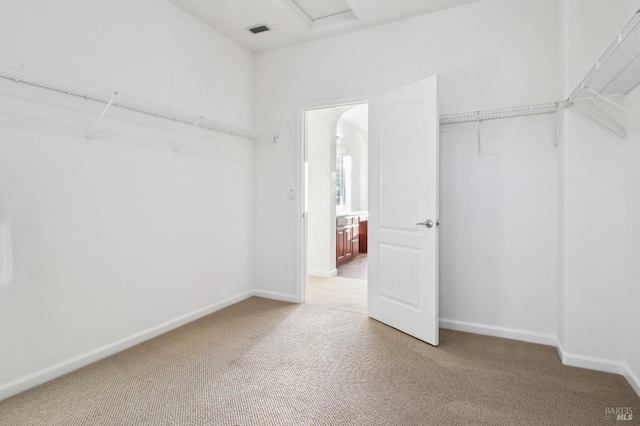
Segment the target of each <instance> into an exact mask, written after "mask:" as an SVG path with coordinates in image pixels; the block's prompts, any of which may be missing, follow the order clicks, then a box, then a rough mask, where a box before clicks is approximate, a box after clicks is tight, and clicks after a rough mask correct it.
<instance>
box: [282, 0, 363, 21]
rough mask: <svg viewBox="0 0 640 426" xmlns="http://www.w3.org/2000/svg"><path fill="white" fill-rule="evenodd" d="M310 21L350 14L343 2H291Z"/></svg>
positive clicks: (313, 0)
mask: <svg viewBox="0 0 640 426" xmlns="http://www.w3.org/2000/svg"><path fill="white" fill-rule="evenodd" d="M291 2H293V4H295V5H296V6H297V7H298V9H300V10H302V12H304V14H305V15H307V16H308V17H309V19H311V20H312V21H317V20H318V19H322V18H327V17H329V16H334V15H339V14H341V13H345V12H350V11H351V8H350V7H349V5H348V4H347V2H346V1H345V0H322V1H317V0H291Z"/></svg>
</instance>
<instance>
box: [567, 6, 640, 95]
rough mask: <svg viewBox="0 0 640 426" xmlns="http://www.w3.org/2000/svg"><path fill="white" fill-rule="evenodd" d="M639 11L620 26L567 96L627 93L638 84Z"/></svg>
mask: <svg viewBox="0 0 640 426" xmlns="http://www.w3.org/2000/svg"><path fill="white" fill-rule="evenodd" d="M639 24H640V11H638V12H636V13H635V14H634V15H633V17H632V18H631V19H630V20H629V22H628V23H627V24H626V25H625V26H624V28H622V30H621V31H620V33H619V34H618V35H617V36H616V38H615V39H614V40H613V42H612V43H611V44H610V45H609V47H608V48H607V49H606V50H605V52H604V53H603V54H602V56H600V58H599V59H598V61H597V62H596V63H595V65H594V66H593V67H592V68H591V69H590V70H589V72H588V73H587V75H586V76H585V78H584V79H582V81H581V82H580V84H579V85H578V87H577V88H576V89H575V90H574V91H573V93H571V95H570V96H569V103H570V104H572V103H574V102H575V101H576V100H578V99H582V98H587V97H593V96H595V94H597V95H599V96H610V95H626V94H627V93H629V92H630V91H631V90H633V89H634V88H635V87H636V86H637V85H638V84H639V83H640V49H639V47H640V25H639Z"/></svg>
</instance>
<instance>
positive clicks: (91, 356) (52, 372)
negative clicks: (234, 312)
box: [0, 291, 254, 401]
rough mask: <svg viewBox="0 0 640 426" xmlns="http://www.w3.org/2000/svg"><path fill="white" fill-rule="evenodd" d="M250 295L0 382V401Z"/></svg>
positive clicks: (248, 295)
mask: <svg viewBox="0 0 640 426" xmlns="http://www.w3.org/2000/svg"><path fill="white" fill-rule="evenodd" d="M253 295H254V292H253V291H247V292H244V293H241V294H239V295H237V296H233V297H229V298H227V299H224V300H222V301H220V302H217V303H214V304H212V305H209V306H206V307H204V308H201V309H198V310H196V311H193V312H191V313H188V314H186V315H182V316H180V317H178V318H175V319H173V320H170V321H167V322H165V323H162V324H160V325H157V326H155V327H152V328H149V329H147V330H145V331H142V332H140V333H136V334H134V335H132V336H129V337H125V338H124V339H121V340H118V341H116V342H113V343H110V344H108V345H105V346H102V347H100V348H97V349H94V350H92V351H89V352H86V353H84V354H82V355H79V356H76V357H73V358H71V359H68V360H66V361H63V362H60V363H58V364H55V365H52V366H51V367H47V368H44V369H42V370H39V371H36V372H34V373H32V374H29V375H27V376H24V377H21V378H19V379H16V380H13V381H11V382H9V383H6V384H3V385H0V401H1V400H3V399H6V398H9V397H11V396H13V395H16V394H18V393H20V392H23V391H25V390H27V389H30V388H32V387H35V386H38V385H41V384H43V383H45V382H48V381H50V380H53V379H55V378H57V377H60V376H62V375H64V374H67V373H70V372H72V371H74V370H77V369H79V368H82V367H85V366H87V365H89V364H91V363H94V362H96V361H99V360H101V359H103V358H106V357H108V356H110V355H113V354H115V353H118V352H120V351H123V350H125V349H128V348H130V347H132V346H135V345H137V344H140V343H142V342H144V341H146V340H149V339H152V338H154V337H156V336H159V335H161V334H163V333H166V332H167V331H170V330H173V329H174V328H178V327H180V326H182V325H185V324H187V323H190V322H191V321H195V320H197V319H198V318H201V317H204V316H206V315H209V314H212V313H213V312H216V311H219V310H220V309H223V308H226V307H227V306H231V305H233V304H234V303H238V302H241V301H243V300H245V299H248V298H249V297H251V296H253Z"/></svg>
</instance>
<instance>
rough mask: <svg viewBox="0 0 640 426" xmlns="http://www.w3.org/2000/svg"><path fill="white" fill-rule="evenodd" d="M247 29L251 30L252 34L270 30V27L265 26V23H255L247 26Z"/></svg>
mask: <svg viewBox="0 0 640 426" xmlns="http://www.w3.org/2000/svg"><path fill="white" fill-rule="evenodd" d="M247 29H248V30H249V31H251V32H252V33H254V34H259V33H264V32H266V31H271V28H269V27H267V26H266V25H255V26H253V27H249V28H247Z"/></svg>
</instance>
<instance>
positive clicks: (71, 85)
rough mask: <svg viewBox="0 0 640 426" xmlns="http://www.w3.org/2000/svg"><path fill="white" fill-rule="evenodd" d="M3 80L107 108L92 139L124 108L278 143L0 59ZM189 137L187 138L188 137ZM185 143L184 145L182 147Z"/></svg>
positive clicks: (263, 136) (255, 133) (214, 121)
mask: <svg viewBox="0 0 640 426" xmlns="http://www.w3.org/2000/svg"><path fill="white" fill-rule="evenodd" d="M0 78H3V79H6V80H10V81H13V82H16V83H20V84H25V85H29V86H34V87H38V88H41V89H46V90H50V91H54V92H58V93H63V94H65V95H69V96H74V97H78V98H82V99H86V100H90V101H94V102H99V103H102V104H104V105H105V109H104V110H103V112H102V115H101V116H100V117H99V118H98V120H97V122H96V125H95V126H94V128H93V130H92V131H91V132H90V133H89V135H88V137H89V138H90V137H91V136H92V135H93V133H94V132H95V130H96V128H97V126H98V124H99V123H100V121H101V120H102V118H103V117H104V115H105V114H106V112H107V110H108V109H109V108H110V107H114V108H122V109H126V110H129V111H135V112H138V113H142V114H146V115H150V116H153V117H158V118H162V119H166V120H171V121H174V122H178V123H184V124H186V125H188V126H191V128H192V129H193V128H196V127H198V128H203V129H208V130H211V131H215V132H221V133H227V134H230V135H233V136H239V137H242V138H247V139H250V140H254V141H255V140H273V141H275V140H276V137H274V136H270V135H265V134H261V133H258V132H255V131H253V130H248V129H244V128H241V127H238V126H234V125H230V124H226V123H223V122H220V121H216V120H213V119H210V118H206V117H201V116H198V115H195V114H191V113H188V112H185V111H181V110H178V109H176V108H171V107H168V106H164V105H159V104H156V103H153V102H149V101H145V100H143V99H138V98H135V97H133V96H128V95H123V94H121V93H118V92H116V91H111V90H106V89H101V88H99V87H96V86H93V85H90V84H86V83H82V82H77V81H73V80H71V79H68V78H66V77H63V76H58V75H54V74H50V73H46V72H43V71H39V70H35V69H31V68H29V67H27V66H25V65H21V64H16V63H13V62H10V61H5V60H2V59H0ZM187 137H188V136H187ZM184 142H186V138H185V140H183V141H182V143H181V144H180V147H181V146H182V145H183V144H184Z"/></svg>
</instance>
